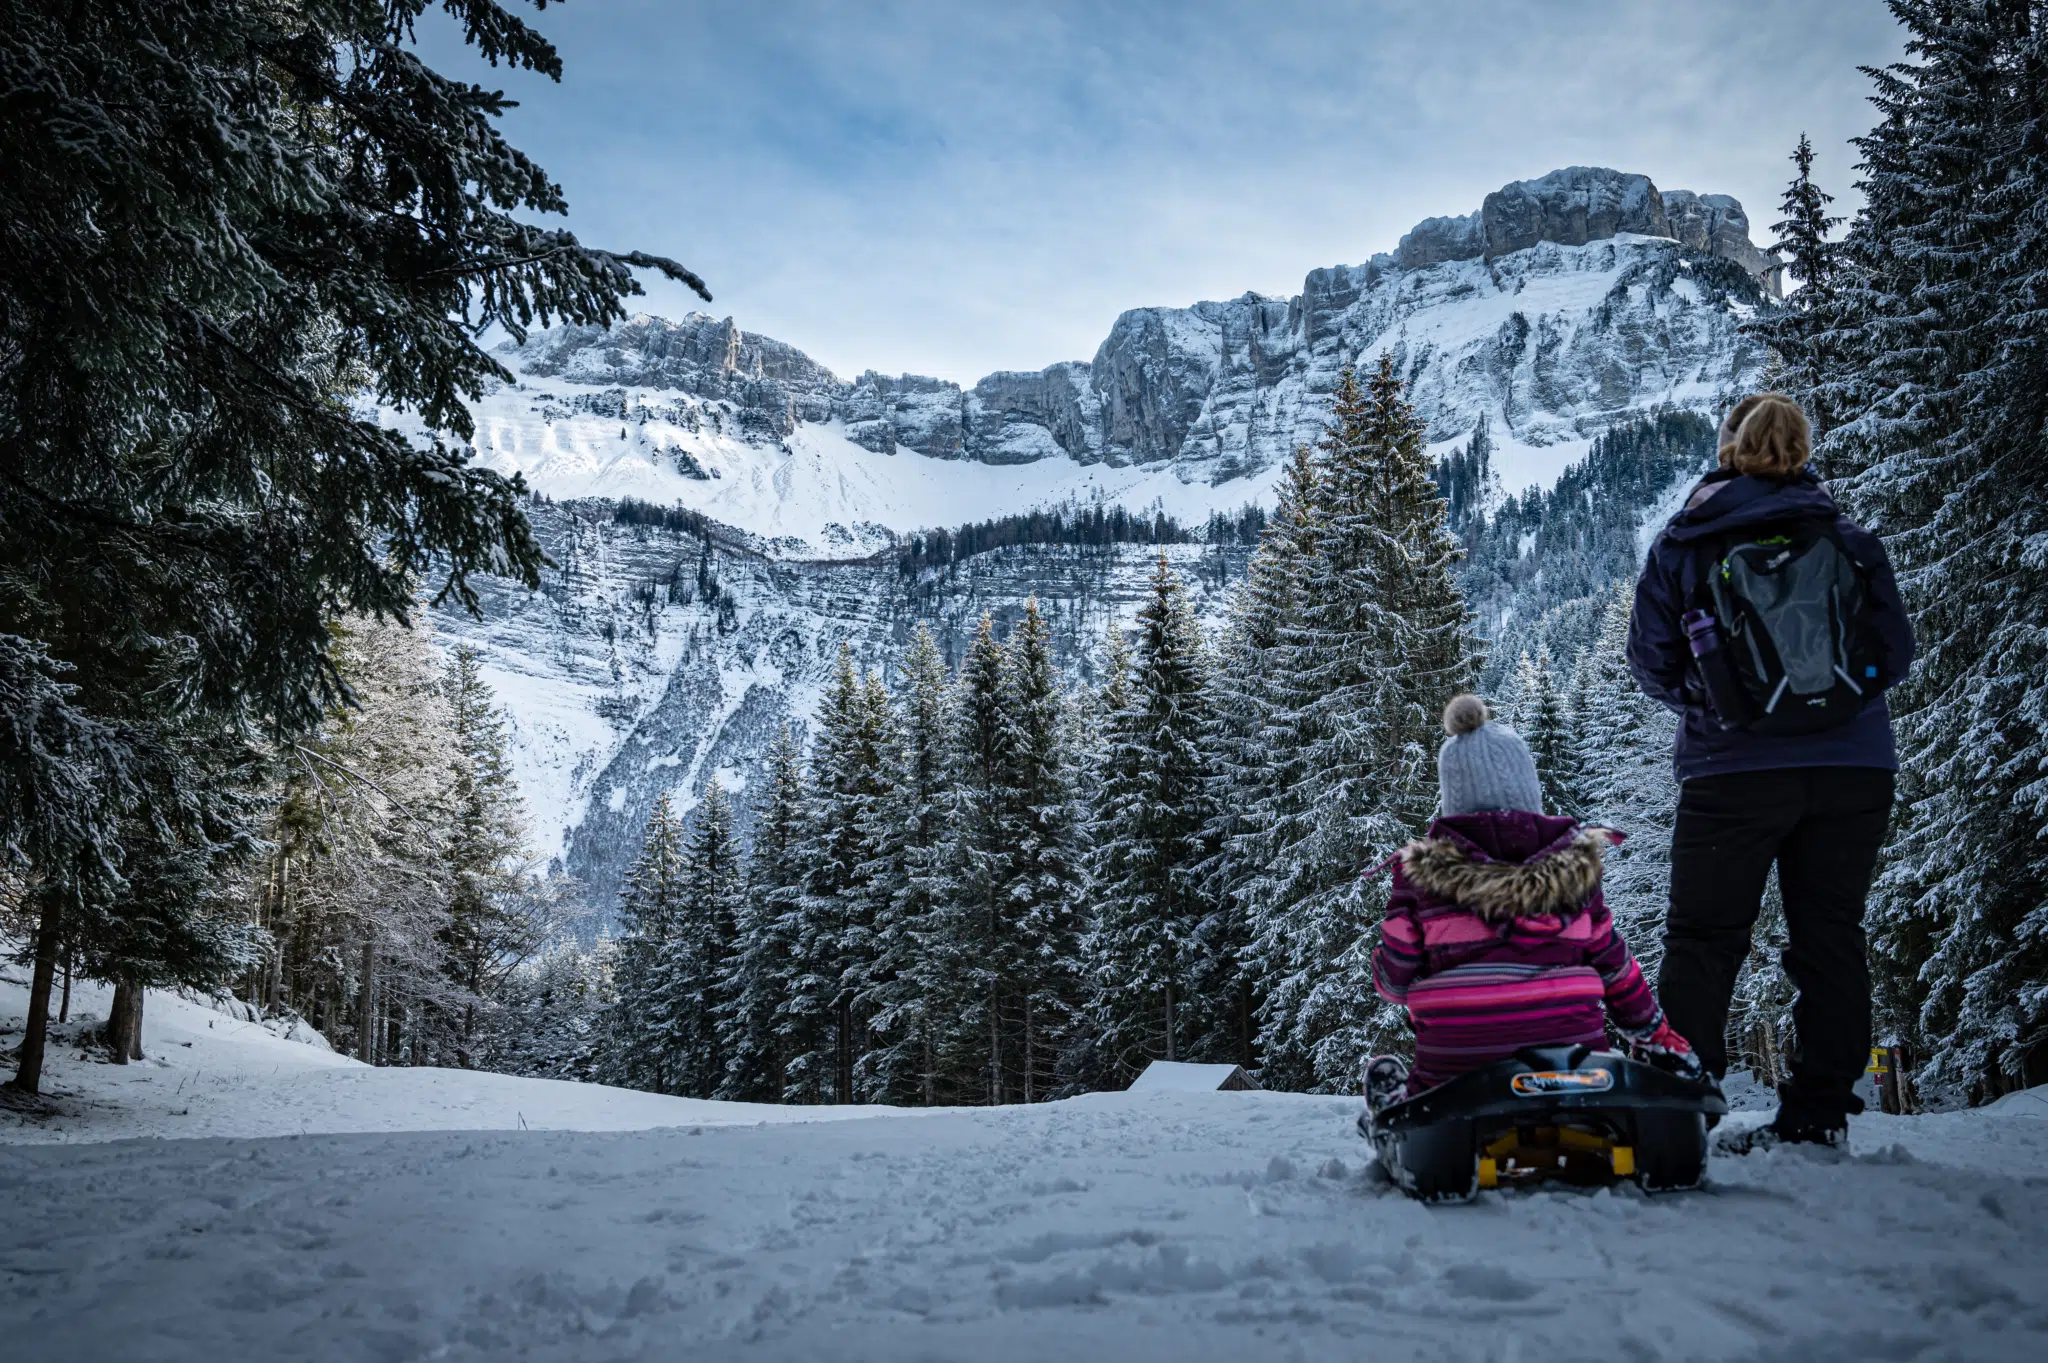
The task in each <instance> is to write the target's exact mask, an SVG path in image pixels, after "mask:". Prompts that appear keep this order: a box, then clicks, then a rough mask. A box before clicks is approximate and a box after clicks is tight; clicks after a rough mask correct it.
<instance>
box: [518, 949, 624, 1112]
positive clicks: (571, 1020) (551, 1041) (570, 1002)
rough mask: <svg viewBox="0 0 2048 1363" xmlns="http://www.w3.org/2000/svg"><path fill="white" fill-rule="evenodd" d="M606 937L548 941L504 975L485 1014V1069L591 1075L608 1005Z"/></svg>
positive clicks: (585, 1077)
mask: <svg viewBox="0 0 2048 1363" xmlns="http://www.w3.org/2000/svg"><path fill="white" fill-rule="evenodd" d="M612 955H613V947H612V942H611V940H610V939H609V938H600V939H599V941H598V943H597V945H596V946H595V947H593V948H591V949H588V950H586V949H584V948H583V947H582V946H580V945H578V944H577V943H575V942H573V941H564V942H556V943H553V944H552V945H550V946H547V947H544V948H542V949H541V950H540V951H538V952H536V953H535V954H534V955H532V956H531V957H529V958H527V959H526V960H525V961H522V962H521V963H520V965H519V966H518V968H517V969H515V970H514V971H513V972H512V973H511V974H510V975H509V976H508V977H507V978H506V981H505V985H504V987H503V989H502V990H501V991H500V995H499V999H500V1002H499V1007H498V1009H497V1011H496V1013H495V1015H494V1016H493V1018H492V1019H491V1031H492V1038H491V1043H490V1055H491V1068H492V1069H494V1070H496V1071H498V1072H499V1073H502V1074H523V1075H530V1076H532V1077H533V1078H536V1079H575V1080H594V1079H595V1078H596V1077H597V1075H596V1066H597V1063H598V1060H599V1045H600V1042H601V1040H602V1038H603V1031H602V1027H601V1024H602V1021H603V1018H604V1016H605V1012H606V1010H607V1009H608V1008H609V1007H610V1006H611V1003H612V999H613V996H612V992H611V961H612Z"/></svg>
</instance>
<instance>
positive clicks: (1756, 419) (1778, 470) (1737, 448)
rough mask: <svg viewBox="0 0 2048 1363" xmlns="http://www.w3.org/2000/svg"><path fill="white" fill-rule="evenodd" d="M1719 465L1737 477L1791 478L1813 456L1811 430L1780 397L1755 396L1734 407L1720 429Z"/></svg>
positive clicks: (1802, 415) (1798, 412)
mask: <svg viewBox="0 0 2048 1363" xmlns="http://www.w3.org/2000/svg"><path fill="white" fill-rule="evenodd" d="M1721 440H1722V443H1721V463H1722V464H1723V465H1724V466H1725V467H1727V468H1732V469H1734V470H1735V471H1736V472H1737V473H1751V474H1756V475H1758V476H1760V477H1764V478H1790V477H1791V476H1792V475H1794V474H1795V473H1798V472H1799V470H1801V469H1803V468H1805V467H1806V461H1807V459H1808V457H1809V456H1810V455H1811V454H1812V452H1813V428H1812V427H1811V426H1809V425H1808V424H1807V420H1806V413H1805V412H1803V411H1801V410H1800V409H1799V404H1798V403H1796V402H1794V401H1793V400H1792V399H1791V398H1788V397H1786V396H1785V395H1784V394H1783V393H1757V394H1755V395H1753V396H1751V397H1746V398H1744V399H1743V400H1742V401H1741V402H1738V403H1737V404H1735V410H1734V411H1732V412H1730V413H1728V420H1727V422H1726V423H1725V424H1724V425H1723V426H1722V437H1721Z"/></svg>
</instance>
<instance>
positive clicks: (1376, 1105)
mask: <svg viewBox="0 0 2048 1363" xmlns="http://www.w3.org/2000/svg"><path fill="white" fill-rule="evenodd" d="M1364 1087H1365V1107H1366V1111H1368V1112H1378V1111H1379V1110H1380V1109H1381V1108H1383V1107H1387V1106H1389V1105H1391V1104H1394V1103H1398V1102H1400V1101H1401V1100H1402V1099H1403V1098H1405V1097H1407V1096H1408V1062H1407V1061H1405V1060H1403V1059H1401V1057H1400V1056H1398V1055H1376V1056H1374V1057H1373V1058H1372V1059H1370V1060H1368V1061H1366V1062H1365V1085H1364Z"/></svg>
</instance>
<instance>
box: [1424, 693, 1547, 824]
mask: <svg viewBox="0 0 2048 1363" xmlns="http://www.w3.org/2000/svg"><path fill="white" fill-rule="evenodd" d="M1444 732H1445V733H1447V734H1449V735H1450V737H1449V738H1446V739H1445V740H1444V745H1443V747H1442V748H1441V749H1439V750H1438V752H1437V755H1436V777H1437V784H1438V786H1439V787H1440V788H1441V790H1442V792H1443V812H1444V813H1445V814H1476V813H1478V812H1479V811H1480V810H1483V809H1520V810H1526V811H1528V812H1529V813H1531V814H1541V813H1542V812H1543V782H1542V780H1541V779H1540V778H1539V777H1538V776H1537V775H1536V759H1535V758H1533V757H1531V756H1530V755H1529V745H1528V744H1527V743H1524V742H1523V741H1522V736H1521V735H1520V734H1518V733H1516V732H1515V731H1514V730H1513V729H1510V728H1509V727H1508V726H1507V725H1505V724H1502V723H1500V722H1499V721H1497V720H1494V719H1493V718H1491V717H1490V716H1489V715H1488V713H1487V709H1486V702H1485V701H1483V700H1481V699H1479V697H1477V696H1471V695H1465V696H1456V697H1453V698H1452V700H1451V703H1450V704H1449V705H1446V706H1445V707H1444Z"/></svg>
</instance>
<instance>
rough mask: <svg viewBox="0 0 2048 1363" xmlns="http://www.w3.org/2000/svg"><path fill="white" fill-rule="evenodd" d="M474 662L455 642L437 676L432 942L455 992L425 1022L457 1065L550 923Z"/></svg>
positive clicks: (474, 1050)
mask: <svg viewBox="0 0 2048 1363" xmlns="http://www.w3.org/2000/svg"><path fill="white" fill-rule="evenodd" d="M480 664H481V655H480V654H479V653H478V652H477V650H476V649H475V648H473V647H472V646H470V645H468V644H458V645H456V647H455V649H454V650H453V651H452V652H451V653H450V654H449V657H448V662H447V667H446V670H445V671H444V673H443V676H442V691H443V693H444V694H445V695H446V696H447V698H448V721H449V725H450V727H451V729H452V734H451V737H452V739H453V746H454V750H455V758H456V765H455V780H454V789H453V791H452V792H451V794H452V808H451V810H450V815H451V820H452V827H451V829H450V837H449V842H448V858H449V870H450V873H451V874H450V892H449V902H448V925H447V927H446V928H445V929H444V930H443V931H442V934H441V944H442V950H443V953H444V960H445V961H446V968H447V970H448V973H449V975H450V977H451V978H452V979H453V981H454V983H455V984H456V985H457V986H458V987H459V988H460V990H461V991H462V994H463V998H462V1000H461V1006H460V1011H459V1012H456V1013H454V1014H453V1015H451V1016H447V1017H438V1018H435V1019H433V1021H436V1022H438V1023H439V1024H440V1026H441V1027H442V1028H443V1029H444V1030H445V1031H446V1033H447V1035H446V1044H447V1045H448V1047H449V1048H450V1050H451V1051H452V1055H451V1056H450V1058H451V1059H453V1061H454V1062H455V1063H456V1064H457V1065H460V1066H462V1067H463V1068H465V1069H467V1068H470V1067H472V1066H475V1065H477V1064H479V1063H481V1060H482V1057H481V1056H480V1055H479V1047H480V1045H481V1044H482V1038H483V1034H484V1032H485V1030H486V1027H487V1022H488V1016H487V1015H488V1013H489V1011H490V1009H492V1008H493V1007H495V1006H496V999H497V995H498V993H499V991H500V988H501V987H502V986H503V984H504V983H505V981H506V980H507V979H508V978H509V976H510V975H511V973H512V971H513V970H515V969H517V968H518V966H519V964H520V962H522V961H524V960H525V959H526V958H527V957H528V956H531V955H532V954H533V953H534V952H535V951H537V950H539V949H540V947H541V945H542V944H543V943H544V942H545V941H546V940H547V937H548V934H549V932H550V930H551V929H552V928H553V926H554V924H553V922H551V915H549V914H547V913H545V912H544V910H545V909H546V908H547V907H549V906H550V903H551V900H550V898H549V897H548V896H547V895H546V894H545V893H541V894H535V893H532V892H531V890H530V888H529V886H528V884H527V876H526V872H527V869H528V868H527V865H526V862H527V853H526V810H525V806H524V805H523V804H522V802H521V801H520V798H519V788H518V786H517V785H516V784H515V782H514V781H513V778H512V758H511V753H510V751H509V749H508V748H507V746H506V740H505V724H504V720H503V719H502V718H501V717H500V715H499V714H498V707H497V700H496V698H495V697H494V696H493V695H492V694H491V689H490V686H489V685H488V684H487V683H486V682H485V681H484V679H483V673H482V671H481V666H480Z"/></svg>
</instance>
